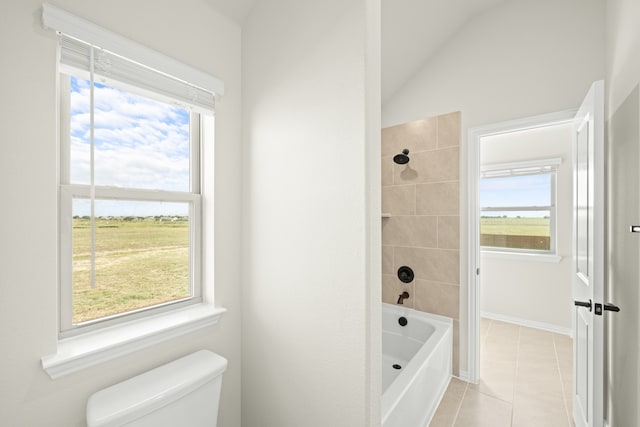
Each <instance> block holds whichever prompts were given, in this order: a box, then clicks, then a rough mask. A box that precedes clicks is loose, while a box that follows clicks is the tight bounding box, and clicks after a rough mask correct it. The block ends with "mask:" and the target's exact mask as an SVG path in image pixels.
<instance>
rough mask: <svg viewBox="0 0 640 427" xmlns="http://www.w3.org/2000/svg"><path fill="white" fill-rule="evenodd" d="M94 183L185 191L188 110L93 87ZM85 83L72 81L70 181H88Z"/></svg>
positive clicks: (87, 123) (187, 158)
mask: <svg viewBox="0 0 640 427" xmlns="http://www.w3.org/2000/svg"><path fill="white" fill-rule="evenodd" d="M94 92H95V98H94V99H95V103H94V106H95V112H94V153H95V179H96V184H97V185H111V186H120V187H133V188H154V189H164V190H176V191H188V190H189V188H188V186H189V122H188V120H189V112H188V111H186V110H184V109H181V108H178V107H175V106H172V105H169V104H164V103H161V102H157V101H155V100H151V99H148V98H143V97H140V96H138V95H134V94H131V93H126V92H123V91H120V90H117V89H113V88H108V87H100V86H96V88H95V91H94ZM89 93H90V92H89V85H88V84H87V82H86V81H77V80H76V81H75V82H72V93H71V123H70V126H71V135H72V137H71V164H72V171H71V177H72V182H78V183H88V182H89V171H90V164H89V122H90V112H89V102H88V99H89Z"/></svg>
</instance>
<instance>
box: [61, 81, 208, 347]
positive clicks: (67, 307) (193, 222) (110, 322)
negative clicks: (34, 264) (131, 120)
mask: <svg viewBox="0 0 640 427" xmlns="http://www.w3.org/2000/svg"><path fill="white" fill-rule="evenodd" d="M74 75H75V76H76V77H79V78H84V77H83V76H82V74H81V73H78V74H74ZM70 78H71V74H69V73H68V70H65V71H64V72H63V71H62V70H60V71H59V72H58V79H59V101H60V108H59V118H58V120H59V123H60V127H59V129H60V135H59V165H60V172H59V183H58V195H59V227H58V239H59V246H60V247H59V250H60V252H59V253H60V256H59V319H58V322H59V325H58V335H59V337H60V338H68V337H73V336H76V335H78V334H82V333H85V332H91V331H95V330H98V329H102V328H106V327H110V326H114V325H118V324H122V323H125V322H130V321H133V320H137V319H142V318H146V317H149V316H153V315H158V314H162V313H167V312H169V311H173V310H177V309H181V308H185V307H188V306H191V305H193V304H198V303H202V302H204V289H203V288H204V282H203V262H202V260H203V237H202V236H203V234H204V232H203V229H204V221H203V216H204V213H203V204H204V203H203V200H202V197H203V196H202V189H203V172H204V170H203V161H202V160H203V157H202V156H203V154H202V150H203V146H204V141H203V136H204V131H203V128H202V127H203V120H202V118H201V115H200V114H199V113H198V112H195V111H193V110H192V111H191V112H190V127H189V138H190V144H189V145H190V147H189V151H190V162H189V181H190V191H188V192H186V191H184V192H183V191H167V190H155V189H140V188H128V187H115V186H100V185H95V186H94V198H95V200H100V199H107V200H109V199H117V200H131V201H154V202H184V203H189V232H188V233H189V261H188V262H189V290H190V296H189V297H187V298H183V299H179V300H175V301H169V302H165V303H160V304H156V305H152V306H149V307H142V308H138V309H134V310H130V311H126V312H121V313H118V314H114V315H110V316H105V317H101V318H98V319H94V320H90V321H86V322H82V323H79V324H73V299H72V298H73V281H72V271H73V246H72V244H73V241H72V222H73V210H72V203H73V198H74V197H82V198H90V195H91V185H89V184H72V183H71V182H70V171H71V148H70V147H71V129H70V119H71V115H70V98H71V83H70ZM113 87H116V88H118V85H113ZM120 89H121V90H122V88H120ZM127 89H129V88H127ZM127 89H124V90H127ZM128 91H129V92H131V93H136V91H135V90H133V91H132V90H128ZM149 95H150V94H149V93H148V92H147V93H144V94H143V96H146V97H149V98H152V99H153V96H149ZM158 100H160V101H164V100H163V99H161V98H160V99H158Z"/></svg>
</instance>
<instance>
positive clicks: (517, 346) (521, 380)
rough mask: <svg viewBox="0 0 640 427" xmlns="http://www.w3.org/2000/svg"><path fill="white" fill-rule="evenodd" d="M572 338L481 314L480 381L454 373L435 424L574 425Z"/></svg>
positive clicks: (462, 426) (498, 426)
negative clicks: (468, 379)
mask: <svg viewBox="0 0 640 427" xmlns="http://www.w3.org/2000/svg"><path fill="white" fill-rule="evenodd" d="M571 353H572V342H571V338H570V337H568V336H566V335H560V334H555V333H552V332H546V331H541V330H538V329H532V328H527V327H524V326H518V325H513V324H510V323H504V322H499V321H497V320H489V319H481V322H480V377H481V380H480V383H479V384H468V383H466V382H464V381H460V380H458V379H456V378H454V379H452V381H451V384H450V385H449V388H448V389H447V392H446V393H445V395H444V398H443V399H442V402H441V403H440V406H439V407H438V410H437V411H436V414H435V415H434V418H433V420H432V421H431V424H429V427H484V426H487V427H528V426H536V427H539V426H545V427H572V426H573V422H572V421H571V375H572V368H571V364H572V360H571V357H572V355H571Z"/></svg>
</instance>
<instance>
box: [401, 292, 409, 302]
mask: <svg viewBox="0 0 640 427" xmlns="http://www.w3.org/2000/svg"><path fill="white" fill-rule="evenodd" d="M407 298H409V292H407V291H404V292H403V293H402V294H401V295H400V296H399V297H398V304H403V301H404V300H406V299H407Z"/></svg>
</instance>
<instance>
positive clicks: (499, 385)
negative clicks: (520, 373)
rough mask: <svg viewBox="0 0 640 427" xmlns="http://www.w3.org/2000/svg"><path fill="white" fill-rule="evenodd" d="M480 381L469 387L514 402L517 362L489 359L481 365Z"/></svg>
mask: <svg viewBox="0 0 640 427" xmlns="http://www.w3.org/2000/svg"><path fill="white" fill-rule="evenodd" d="M480 375H481V378H480V382H479V383H478V384H471V385H469V388H470V389H472V390H476V391H479V392H481V393H484V394H486V395H488V396H492V397H497V398H498V399H501V400H504V401H506V402H510V403H511V402H513V391H514V387H515V380H516V363H515V361H514V362H510V363H495V362H493V363H492V361H491V360H487V361H485V362H483V363H481V366H480Z"/></svg>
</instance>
